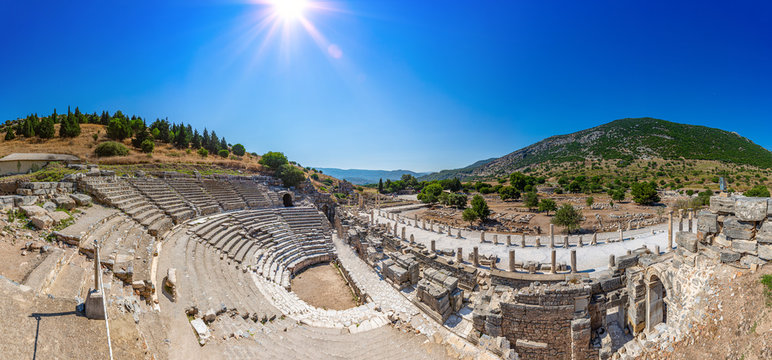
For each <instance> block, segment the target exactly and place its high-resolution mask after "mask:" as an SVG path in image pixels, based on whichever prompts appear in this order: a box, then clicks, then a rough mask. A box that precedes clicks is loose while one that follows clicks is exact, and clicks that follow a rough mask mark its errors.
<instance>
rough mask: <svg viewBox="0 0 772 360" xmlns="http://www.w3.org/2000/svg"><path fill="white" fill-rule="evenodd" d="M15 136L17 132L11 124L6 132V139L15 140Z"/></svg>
mask: <svg viewBox="0 0 772 360" xmlns="http://www.w3.org/2000/svg"><path fill="white" fill-rule="evenodd" d="M15 138H16V132H15V131H13V127H12V126H9V127H8V131H6V133H5V139H6V140H13V139H15Z"/></svg>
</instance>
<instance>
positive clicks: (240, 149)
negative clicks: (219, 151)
mask: <svg viewBox="0 0 772 360" xmlns="http://www.w3.org/2000/svg"><path fill="white" fill-rule="evenodd" d="M231 150H232V151H233V153H234V154H236V155H237V156H244V154H246V153H247V150H246V149H244V145H241V144H236V145H233V147H232V148H231Z"/></svg>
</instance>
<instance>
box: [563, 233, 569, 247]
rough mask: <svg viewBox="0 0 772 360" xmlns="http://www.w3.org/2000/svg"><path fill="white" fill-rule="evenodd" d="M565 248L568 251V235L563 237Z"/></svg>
mask: <svg viewBox="0 0 772 360" xmlns="http://www.w3.org/2000/svg"><path fill="white" fill-rule="evenodd" d="M563 248H564V249H568V235H566V236H563Z"/></svg>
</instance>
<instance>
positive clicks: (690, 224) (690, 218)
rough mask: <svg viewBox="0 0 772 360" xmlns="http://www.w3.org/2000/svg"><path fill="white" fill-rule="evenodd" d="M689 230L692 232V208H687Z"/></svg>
mask: <svg viewBox="0 0 772 360" xmlns="http://www.w3.org/2000/svg"><path fill="white" fill-rule="evenodd" d="M688 211H689V232H692V220H694V209H689V210H688Z"/></svg>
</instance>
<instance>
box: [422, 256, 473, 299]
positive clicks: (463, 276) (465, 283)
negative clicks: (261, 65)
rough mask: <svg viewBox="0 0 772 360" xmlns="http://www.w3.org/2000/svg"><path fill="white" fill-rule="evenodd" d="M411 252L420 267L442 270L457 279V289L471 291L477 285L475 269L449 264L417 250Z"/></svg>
mask: <svg viewBox="0 0 772 360" xmlns="http://www.w3.org/2000/svg"><path fill="white" fill-rule="evenodd" d="M411 252H412V254H414V255H415V258H416V260H418V262H419V263H420V264H421V266H422V267H424V268H432V269H437V270H442V271H445V272H447V273H448V274H450V275H451V276H453V277H455V278H457V279H458V287H460V288H462V289H465V290H473V289H474V288H475V286H476V285H477V269H475V268H474V267H471V266H467V265H463V264H451V263H449V262H448V261H447V260H446V259H444V258H442V257H437V256H434V257H432V256H430V255H426V254H424V253H423V252H421V251H418V250H417V249H412V251H411Z"/></svg>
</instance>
